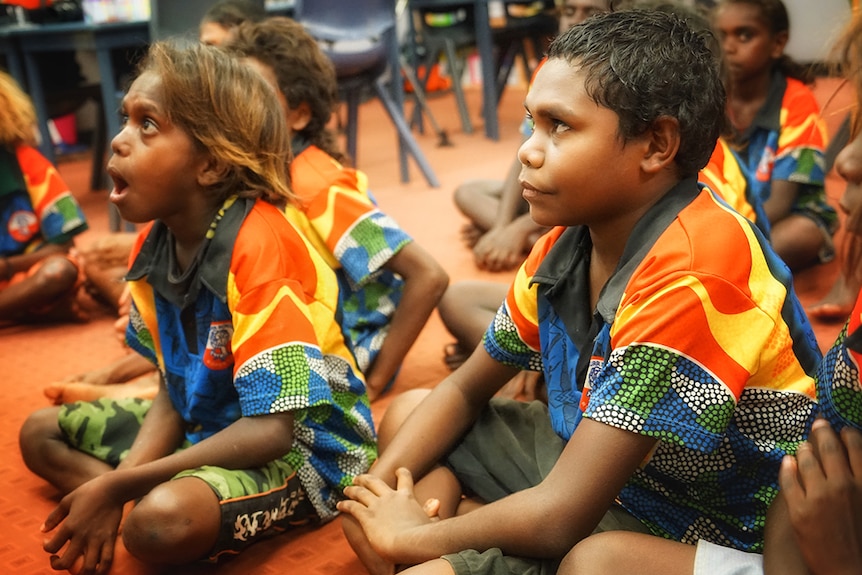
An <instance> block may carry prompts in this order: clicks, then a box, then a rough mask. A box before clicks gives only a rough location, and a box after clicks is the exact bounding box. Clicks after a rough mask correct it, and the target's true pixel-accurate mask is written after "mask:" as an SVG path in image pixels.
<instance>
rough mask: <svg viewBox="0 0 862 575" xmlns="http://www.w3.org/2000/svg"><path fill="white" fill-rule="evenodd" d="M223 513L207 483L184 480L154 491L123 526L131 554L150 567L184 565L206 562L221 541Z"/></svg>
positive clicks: (168, 483) (125, 539)
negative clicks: (200, 561) (203, 559)
mask: <svg viewBox="0 0 862 575" xmlns="http://www.w3.org/2000/svg"><path fill="white" fill-rule="evenodd" d="M220 526H221V510H220V509H219V501H218V497H217V496H216V494H215V493H214V492H213V490H212V489H211V488H210V486H209V485H207V484H206V483H205V482H204V481H202V480H200V479H198V478H196V477H184V478H181V479H177V480H174V481H168V482H166V483H162V484H161V485H159V486H157V487H156V488H155V489H153V490H152V491H150V492H149V493H148V494H147V495H146V496H145V497H144V498H143V499H141V501H140V502H138V504H137V505H135V507H134V509H132V511H131V512H130V513H129V515H128V517H126V520H125V522H124V523H123V543H124V544H125V546H126V549H127V550H128V551H129V553H130V554H131V555H132V556H134V557H137V558H138V559H140V560H141V561H144V562H147V563H159V564H171V565H182V564H185V563H191V562H192V561H196V560H198V559H202V558H204V557H205V555H206V554H207V553H208V552H209V551H210V550H211V549H212V547H213V545H215V542H216V540H217V539H218V534H219V529H220Z"/></svg>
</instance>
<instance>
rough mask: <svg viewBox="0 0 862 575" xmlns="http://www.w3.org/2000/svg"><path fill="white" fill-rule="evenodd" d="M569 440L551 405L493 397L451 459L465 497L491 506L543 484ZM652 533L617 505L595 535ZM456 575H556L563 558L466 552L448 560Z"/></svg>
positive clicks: (490, 551) (451, 455)
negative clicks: (562, 435) (559, 428)
mask: <svg viewBox="0 0 862 575" xmlns="http://www.w3.org/2000/svg"><path fill="white" fill-rule="evenodd" d="M565 445H566V442H565V441H564V440H563V439H561V438H560V436H558V435H557V434H556V433H554V430H553V429H552V427H551V420H550V417H549V415H548V408H547V406H546V405H545V404H544V403H542V402H540V401H533V402H530V403H525V402H521V401H514V400H508V399H496V398H495V399H492V400H491V402H490V403H489V404H488V407H487V408H485V410H484V411H483V412H482V414H481V415H480V416H479V419H478V420H477V421H476V423H475V425H474V426H473V427H472V429H471V430H470V431H469V432H468V433H467V435H465V436H464V438H463V439H462V440H461V443H459V444H458V446H457V447H456V448H455V450H454V451H452V453H450V454H449V457H448V458H447V459H446V465H447V466H448V467H449V469H451V470H452V472H453V473H454V474H455V476H456V477H457V478H458V480H459V481H460V482H461V486H462V488H463V490H464V493H465V494H466V495H468V496H475V497H478V498H479V499H481V500H482V501H485V502H487V503H490V502H492V501H496V500H497V499H501V498H503V497H506V496H507V495H510V494H512V493H515V492H516V491H522V490H524V489H527V488H530V487H533V486H535V485H538V484H539V483H541V481H542V480H543V479H544V478H545V477H546V476H547V475H548V473H549V472H550V471H551V469H552V468H553V467H554V465H555V464H556V462H557V460H558V459H559V457H560V454H561V453H562V452H563V448H564V447H565ZM616 530H625V531H636V532H640V533H650V531H649V530H648V529H647V527H646V526H645V525H643V524H642V523H641V522H640V521H638V520H637V519H636V518H635V517H634V516H632V515H631V514H629V513H628V512H627V511H626V510H624V509H623V508H622V507H620V506H618V505H615V506H613V507H612V508H611V509H610V510H608V512H607V513H606V514H605V516H604V517H603V518H602V520H601V522H600V523H599V525H598V527H596V529H595V531H594V533H599V532H602V531H616ZM443 559H445V560H446V561H448V562H449V564H450V565H451V566H452V569H453V570H454V571H455V573H456V574H457V575H468V574H469V575H480V574H481V575H485V574H489V575H490V574H494V575H507V574H518V575H553V574H554V573H556V572H557V567H558V565H559V562H560V561H561V560H562V557H559V558H556V559H533V558H526V557H512V556H507V555H504V554H503V552H502V551H501V550H500V549H496V548H495V549H489V550H487V551H485V552H482V553H480V552H478V551H475V550H465V551H461V552H460V553H455V554H452V555H445V556H444V557H443Z"/></svg>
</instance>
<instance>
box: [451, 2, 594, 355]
mask: <svg viewBox="0 0 862 575" xmlns="http://www.w3.org/2000/svg"><path fill="white" fill-rule="evenodd" d="M609 8H610V0H563V1H562V2H561V3H560V6H559V10H560V12H559V30H560V32H564V31H566V30H568V29H569V28H571V27H572V26H575V25H576V24H580V23H581V22H583V21H584V20H586V19H587V18H588V17H590V16H592V15H593V14H599V13H601V12H604V11H606V10H608V9H609ZM522 131H523V132H524V135H525V137H526V136H527V135H528V134H529V131H528V129H527V128H526V123H525V127H524V128H523V129H522ZM520 171H521V164H520V162H518V159H517V158H515V161H514V163H513V164H512V167H511V168H510V169H509V172H508V173H507V174H506V176H505V178H504V179H503V180H488V179H476V180H468V181H466V182H464V183H463V184H461V185H460V186H458V187H457V188H456V189H455V195H454V200H455V206H456V207H457V208H458V210H459V211H460V212H461V213H462V214H463V215H464V216H466V217H467V219H468V220H469V222H468V223H467V224H466V225H465V226H464V228H463V230H462V236H463V238H464V241H465V243H466V244H467V245H468V246H469V247H470V248H472V250H473V257H474V259H475V261H476V265H477V266H478V267H479V269H486V270H489V271H502V270H511V269H515V268H516V267H518V266H519V265H520V264H521V262H523V261H524V256H526V255H527V253H528V252H529V251H530V248H531V247H532V245H533V242H535V241H536V238H538V237H539V236H540V235H541V234H542V233H543V232H545V231H546V230H547V228H544V227H542V226H539V225H537V224H536V223H535V222H534V221H533V220H532V219H531V218H530V214H529V210H528V206H527V203H526V202H525V201H524V200H523V198H521V187H520V185H519V183H518V174H519V173H520ZM471 349H472V348H471Z"/></svg>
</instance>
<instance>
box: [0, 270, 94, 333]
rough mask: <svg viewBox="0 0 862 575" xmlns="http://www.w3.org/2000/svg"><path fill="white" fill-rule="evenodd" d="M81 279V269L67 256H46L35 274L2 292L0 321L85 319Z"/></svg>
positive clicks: (0, 296)
mask: <svg viewBox="0 0 862 575" xmlns="http://www.w3.org/2000/svg"><path fill="white" fill-rule="evenodd" d="M77 281H78V269H77V268H76V267H75V265H74V264H73V263H72V262H70V261H69V260H68V259H67V258H66V257H65V256H64V255H59V256H52V257H49V258H47V259H45V260H44V261H43V262H42V264H41V266H40V267H39V269H38V270H36V272H35V273H34V274H33V275H32V276H30V277H28V278H26V279H24V280H23V281H20V282H18V283H15V284H13V285H10V286H8V287H6V288H5V289H3V290H2V291H0V320H2V319H7V320H14V321H21V322H34V321H35V322H38V321H85V320H86V319H87V315H86V313H85V311H84V310H83V309H81V307H80V306H79V305H78V302H77V300H76V298H75V284H76V283H77ZM39 308H43V309H41V310H40V311H39V312H38V313H36V312H34V311H33V310H39Z"/></svg>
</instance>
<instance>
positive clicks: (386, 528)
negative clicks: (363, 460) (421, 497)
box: [338, 467, 439, 563]
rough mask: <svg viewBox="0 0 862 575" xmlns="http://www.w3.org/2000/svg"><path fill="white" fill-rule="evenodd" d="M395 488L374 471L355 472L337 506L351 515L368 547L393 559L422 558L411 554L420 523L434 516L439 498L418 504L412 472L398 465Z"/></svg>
mask: <svg viewBox="0 0 862 575" xmlns="http://www.w3.org/2000/svg"><path fill="white" fill-rule="evenodd" d="M395 478H396V485H395V489H392V488H391V487H389V485H387V484H386V482H385V481H383V480H382V479H380V478H379V477H375V476H374V475H370V474H364V475H358V476H356V478H354V480H353V485H351V486H349V487H347V488H345V490H344V495H345V496H346V497H348V499H345V500H344V501H341V502H339V503H338V510H339V511H341V512H343V513H347V514H348V515H351V516H353V517H354V518H355V519H356V520H357V521H358V522H359V524H360V525H361V526H362V531H363V532H364V533H365V537H366V538H367V539H368V542H369V543H370V545H371V547H372V548H373V549H374V551H375V552H377V553H378V554H379V555H380V556H381V557H383V558H385V559H386V560H388V561H392V562H393V563H409V562H413V561H417V560H421V559H419V558H418V557H415V558H414V557H413V555H414V554H415V553H416V550H417V549H418V548H419V546H418V536H419V532H420V530H421V528H422V527H424V526H427V525H428V524H430V523H432V522H433V521H435V520H437V509H438V508H439V502H438V501H437V500H436V499H429V500H428V501H426V502H424V504H420V503H419V502H418V501H417V500H416V497H415V494H414V490H413V475H412V474H411V473H410V471H409V470H407V469H405V468H403V467H401V468H398V469H397V470H396V471H395Z"/></svg>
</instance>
